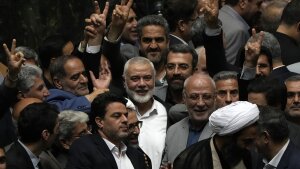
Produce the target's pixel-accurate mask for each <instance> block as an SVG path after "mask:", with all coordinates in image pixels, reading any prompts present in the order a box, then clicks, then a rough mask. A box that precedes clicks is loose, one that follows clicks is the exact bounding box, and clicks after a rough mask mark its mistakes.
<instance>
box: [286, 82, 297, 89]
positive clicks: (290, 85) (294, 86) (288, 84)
mask: <svg viewBox="0 0 300 169" xmlns="http://www.w3.org/2000/svg"><path fill="white" fill-rule="evenodd" d="M285 84H286V88H287V91H300V81H287V82H286V83H285Z"/></svg>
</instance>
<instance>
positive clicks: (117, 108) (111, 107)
mask: <svg viewBox="0 0 300 169" xmlns="http://www.w3.org/2000/svg"><path fill="white" fill-rule="evenodd" d="M114 113H122V114H125V113H127V109H126V106H125V105H124V104H123V103H121V102H112V103H109V104H108V105H107V106H106V113H105V116H110V115H112V114H114Z"/></svg>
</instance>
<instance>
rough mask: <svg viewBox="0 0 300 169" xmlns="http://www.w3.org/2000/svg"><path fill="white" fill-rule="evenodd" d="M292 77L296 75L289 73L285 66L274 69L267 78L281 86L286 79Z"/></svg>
mask: <svg viewBox="0 0 300 169" xmlns="http://www.w3.org/2000/svg"><path fill="white" fill-rule="evenodd" d="M294 75H297V73H294V72H291V71H289V70H288V69H287V67H286V66H282V67H279V68H276V69H274V70H273V71H272V72H271V73H270V75H269V78H270V79H277V80H278V81H279V82H280V83H282V84H283V83H284V81H285V80H286V79H287V78H289V77H291V76H294Z"/></svg>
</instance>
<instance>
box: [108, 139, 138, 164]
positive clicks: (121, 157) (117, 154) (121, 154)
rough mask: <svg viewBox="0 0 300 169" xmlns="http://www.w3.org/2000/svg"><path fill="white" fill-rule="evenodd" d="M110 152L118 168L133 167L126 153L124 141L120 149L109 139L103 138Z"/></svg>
mask: <svg viewBox="0 0 300 169" xmlns="http://www.w3.org/2000/svg"><path fill="white" fill-rule="evenodd" d="M103 140H104V141H105V143H106V145H107V146H108V148H109V150H110V152H111V153H112V155H113V156H114V158H115V161H116V163H117V166H118V169H134V167H133V165H132V163H131V161H130V159H129V158H128V156H127V154H126V150H127V147H126V145H125V144H124V143H122V144H121V150H120V149H119V148H118V147H117V146H116V145H114V144H113V143H112V142H110V141H109V140H107V139H105V138H103Z"/></svg>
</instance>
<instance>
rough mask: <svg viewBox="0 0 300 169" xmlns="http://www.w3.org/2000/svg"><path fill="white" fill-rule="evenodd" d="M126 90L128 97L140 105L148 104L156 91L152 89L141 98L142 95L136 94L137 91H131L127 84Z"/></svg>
mask: <svg viewBox="0 0 300 169" xmlns="http://www.w3.org/2000/svg"><path fill="white" fill-rule="evenodd" d="M125 89H126V92H127V95H128V97H129V98H131V99H133V100H134V101H135V102H138V103H146V102H148V101H149V100H150V99H151V98H152V97H153V93H154V89H151V90H149V91H148V93H147V94H146V95H145V96H140V95H138V94H136V93H135V91H133V90H130V89H129V88H128V87H127V85H126V84H125Z"/></svg>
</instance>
